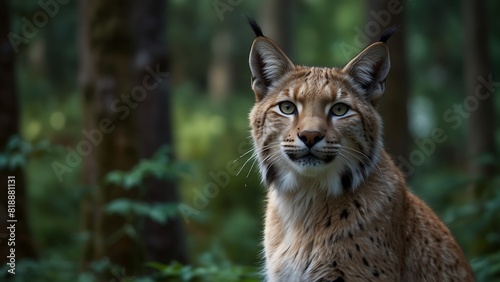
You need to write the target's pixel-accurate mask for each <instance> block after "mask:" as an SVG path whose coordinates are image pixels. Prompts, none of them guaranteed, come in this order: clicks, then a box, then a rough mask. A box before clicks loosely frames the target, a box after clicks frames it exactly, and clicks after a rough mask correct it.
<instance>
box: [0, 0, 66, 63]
mask: <svg viewBox="0 0 500 282" xmlns="http://www.w3.org/2000/svg"><path fill="white" fill-rule="evenodd" d="M69 1H70V0H46V1H45V0H39V1H38V2H37V3H38V6H39V7H40V9H39V10H38V11H36V12H35V13H33V15H32V16H31V18H26V17H22V18H21V34H16V33H14V32H9V34H8V35H7V37H8V38H9V41H10V44H11V45H12V48H13V49H14V51H15V52H16V54H17V53H19V46H20V45H21V44H28V43H29V41H30V39H32V38H33V37H35V36H36V35H37V34H38V32H39V31H40V28H43V27H44V26H46V25H47V23H48V22H49V19H50V18H54V17H55V16H56V15H57V14H58V13H59V11H60V5H66V4H68V3H69Z"/></svg>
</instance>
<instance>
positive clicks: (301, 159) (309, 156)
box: [287, 152, 335, 166]
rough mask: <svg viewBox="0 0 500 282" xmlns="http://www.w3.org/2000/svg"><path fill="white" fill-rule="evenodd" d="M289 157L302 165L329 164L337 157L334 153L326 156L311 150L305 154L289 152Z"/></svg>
mask: <svg viewBox="0 0 500 282" xmlns="http://www.w3.org/2000/svg"><path fill="white" fill-rule="evenodd" d="M287 156H288V158H290V160H292V161H293V162H294V163H296V164H298V165H300V166H319V165H324V164H327V163H329V162H331V161H333V160H334V159H335V156H334V155H328V156H324V157H320V156H317V155H315V154H313V153H311V152H308V153H306V154H304V155H299V156H298V155H293V154H287Z"/></svg>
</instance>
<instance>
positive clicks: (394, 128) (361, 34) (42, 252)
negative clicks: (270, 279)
mask: <svg viewBox="0 0 500 282" xmlns="http://www.w3.org/2000/svg"><path fill="white" fill-rule="evenodd" d="M498 12H500V1H484V0H479V1H474V0H463V1H451V0H446V1H430V0H422V1H412V0H408V1H401V2H400V1H398V0H390V1H381V0H377V1H368V0H357V1H326V0H304V1H299V0H290V1H285V0H268V1H245V0H213V1H212V0H211V1H184V0H170V1H167V0H142V1H139V0H133V1H131V0H126V1H101V0H79V1H77V0H40V1H37V0H26V1H13V0H10V1H7V0H0V30H1V34H2V37H1V42H0V43H1V44H0V128H1V131H0V175H1V181H2V183H3V184H2V189H4V190H2V191H4V192H2V193H4V194H3V195H2V197H1V203H0V208H1V210H0V230H1V231H0V240H1V243H0V250H1V257H0V261H1V262H2V266H1V268H0V270H1V272H0V277H2V278H0V280H4V279H10V280H11V281H82V282H83V281H259V280H260V277H259V274H258V273H259V266H260V265H261V262H262V261H261V255H260V251H261V245H260V241H261V237H262V218H263V210H264V202H263V200H264V194H265V191H264V189H263V187H262V186H261V185H260V180H259V176H258V173H257V170H256V169H255V166H254V162H253V159H251V158H250V156H251V153H247V152H248V151H249V150H250V148H251V144H250V139H249V127H248V119H247V117H248V113H249V111H250V108H251V106H252V104H253V101H254V97H253V93H252V91H251V89H250V72H249V68H248V53H249V50H250V46H251V43H252V41H253V38H254V35H253V32H252V31H251V29H250V28H249V27H248V26H247V23H246V19H245V18H244V17H243V15H250V16H254V17H255V18H256V19H257V20H258V21H259V23H261V25H262V27H263V31H264V34H265V35H267V36H268V37H271V38H273V39H275V40H276V41H277V42H278V44H279V45H280V46H281V47H282V48H283V49H284V50H285V52H287V54H288V55H289V57H290V58H291V59H292V61H294V63H296V64H304V65H315V66H343V65H344V64H346V63H347V62H348V61H349V60H350V59H351V58H352V57H354V56H355V55H356V54H357V53H358V52H359V51H361V50H362V48H364V47H366V46H367V45H369V44H370V43H371V42H374V41H376V40H377V39H378V36H379V34H380V33H381V32H382V30H383V29H384V28H387V27H389V26H392V25H397V24H400V25H401V32H399V33H398V34H396V35H395V36H394V37H393V38H391V40H390V41H389V47H390V50H391V61H392V69H391V72H390V74H389V78H388V83H387V89H388V90H387V92H386V94H385V96H384V97H383V99H382V100H383V102H382V104H381V106H380V110H381V112H382V114H383V117H384V121H385V139H386V147H387V148H388V150H389V151H390V152H391V153H392V155H393V156H394V158H395V160H396V163H397V164H398V165H399V166H400V167H401V169H402V170H403V171H404V172H405V173H406V174H407V175H408V179H409V182H410V184H411V187H412V190H413V191H414V192H415V193H416V194H417V195H419V196H420V197H422V198H423V199H424V200H425V201H426V202H427V203H428V204H429V205H430V206H431V207H432V208H433V209H434V210H435V211H436V212H437V213H438V214H439V216H440V217H441V218H442V219H443V220H444V221H445V222H446V223H447V224H448V226H449V227H450V228H451V230H452V232H453V234H454V235H455V236H456V238H457V240H458V241H459V243H460V245H461V246H462V248H463V250H464V252H465V254H466V256H467V258H468V259H469V260H470V262H471V264H472V267H473V269H474V271H475V274H476V278H477V280H478V281H500V189H499V188H500V185H499V184H500V173H499V169H500V166H499V156H498V152H499V149H500V146H499V144H500V130H499V127H500V124H499V123H498V118H499V115H498V112H499V110H500V99H499V98H498V94H499V89H498V87H499V86H500V64H499V63H498V62H499V61H500V30H499V27H500V17H498ZM238 171H241V172H240V173H239V174H238ZM8 175H14V176H15V177H16V213H15V218H16V219H17V220H18V222H17V223H16V246H15V248H16V253H15V256H16V260H15V272H16V274H15V275H10V274H8V272H7V270H8V269H10V266H9V265H8V264H7V263H8V262H9V259H8V258H7V256H8V255H9V252H10V250H9V249H10V247H8V246H7V244H6V242H7V241H6V240H7V238H8V236H10V235H9V234H7V231H6V226H5V225H6V222H7V216H8V214H7V205H8V203H7V187H6V180H7V176H8Z"/></svg>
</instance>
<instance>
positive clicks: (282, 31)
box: [260, 0, 297, 57]
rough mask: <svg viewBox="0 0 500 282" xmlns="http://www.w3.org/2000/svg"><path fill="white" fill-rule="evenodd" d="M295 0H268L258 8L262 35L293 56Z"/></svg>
mask: <svg viewBox="0 0 500 282" xmlns="http://www.w3.org/2000/svg"><path fill="white" fill-rule="evenodd" d="M296 4H297V1H295V0H292V1H287V0H269V1H266V5H262V6H261V9H260V16H261V20H260V24H261V26H262V31H263V32H264V35H265V36H267V37H269V38H271V39H272V40H273V41H274V42H276V43H277V44H278V46H279V47H280V48H281V49H282V50H283V51H284V52H285V53H286V54H287V56H289V57H293V50H292V45H293V32H294V27H293V16H294V13H295V8H296Z"/></svg>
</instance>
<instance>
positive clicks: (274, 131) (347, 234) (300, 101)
mask: <svg viewBox="0 0 500 282" xmlns="http://www.w3.org/2000/svg"><path fill="white" fill-rule="evenodd" d="M249 22H250V25H251V27H252V28H253V30H254V32H255V35H256V38H255V40H254V42H253V44H252V48H251V51H250V58H249V64H250V70H251V74H252V80H251V84H252V90H253V91H254V93H255V98H256V102H255V105H254V107H253V109H252V111H251V113H250V123H251V134H252V137H253V141H254V149H255V153H256V155H257V159H258V163H259V170H260V174H261V176H262V181H263V183H264V185H265V186H266V187H267V208H266V214H265V230H264V257H265V267H264V275H265V277H266V280H267V281H287V282H288V281H347V282H351V281H473V280H474V278H473V274H472V271H471V269H470V266H469V265H468V263H467V260H466V258H465V257H464V255H463V253H462V251H461V249H460V247H459V245H458V244H457V242H456V241H455V239H454V238H453V236H452V234H451V233H450V231H449V230H448V228H447V227H446V226H445V224H444V223H443V222H442V221H441V220H440V219H439V218H438V217H437V216H436V215H435V214H434V213H433V211H432V210H431V209H430V208H429V207H428V206H427V205H426V204H425V203H424V202H422V200H420V199H419V198H417V197H416V196H415V195H413V194H412V193H411V192H410V191H409V188H408V186H407V185H406V183H405V178H404V176H403V175H402V173H401V172H400V170H399V169H398V168H397V167H396V165H395V164H394V162H393V160H392V159H391V157H390V156H389V155H388V154H387V152H386V151H385V150H384V146H383V142H382V121H381V118H380V115H379V113H378V112H377V110H376V106H377V104H378V102H379V100H380V98H381V96H382V94H383V93H384V90H385V79H386V77H387V75H388V73H389V69H390V58H389V50H388V47H387V45H386V41H387V40H388V39H389V37H390V36H391V35H392V34H393V33H394V31H395V30H394V29H388V30H387V31H385V32H384V33H383V34H382V36H381V38H380V40H379V41H378V42H375V43H373V44H371V45H370V46H368V47H367V48H366V49H364V50H363V51H362V52H361V53H360V54H359V55H357V56H356V57H355V58H354V59H352V60H351V61H350V62H349V63H348V64H347V65H346V66H345V67H343V68H323V67H306V66H298V65H294V64H293V63H292V62H291V61H290V59H289V58H288V57H287V56H286V55H285V54H284V53H283V51H281V49H280V48H279V47H278V46H277V45H276V44H275V43H274V42H273V41H272V40H271V39H269V38H267V37H265V36H264V35H263V33H262V30H261V28H260V27H259V26H258V24H257V23H256V22H255V21H254V20H249Z"/></svg>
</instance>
